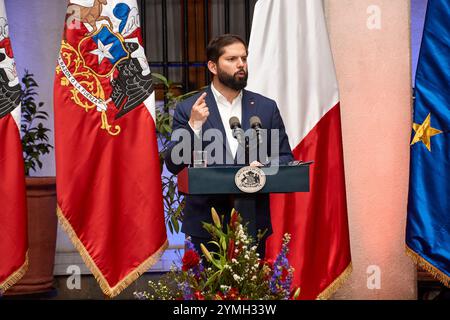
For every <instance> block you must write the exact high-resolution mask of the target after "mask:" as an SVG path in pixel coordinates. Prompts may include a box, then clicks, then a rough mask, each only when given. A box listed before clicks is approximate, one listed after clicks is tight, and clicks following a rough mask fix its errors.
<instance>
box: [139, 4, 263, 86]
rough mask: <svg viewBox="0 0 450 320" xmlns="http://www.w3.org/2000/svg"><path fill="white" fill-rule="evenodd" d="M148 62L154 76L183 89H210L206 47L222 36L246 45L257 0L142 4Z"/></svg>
mask: <svg viewBox="0 0 450 320" xmlns="http://www.w3.org/2000/svg"><path fill="white" fill-rule="evenodd" d="M139 2H140V3H139V4H140V7H141V8H140V12H141V21H142V30H143V37H144V45H145V49H146V52H147V59H148V60H149V63H150V66H151V68H152V71H153V72H157V73H161V74H163V75H164V76H166V77H168V78H169V79H170V80H171V81H173V82H174V83H177V84H180V85H182V88H183V89H182V91H183V92H189V91H191V90H196V89H198V88H201V87H203V86H205V85H207V84H208V83H209V81H210V76H209V73H208V70H207V68H206V61H205V60H206V46H207V44H208V42H209V40H210V39H212V38H213V37H215V36H217V35H220V34H223V33H234V34H238V35H240V36H241V37H243V38H244V39H246V40H247V41H248V40H249V37H250V30H251V20H252V17H253V10H254V7H255V4H256V0H140V1H139Z"/></svg>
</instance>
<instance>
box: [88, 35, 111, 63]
mask: <svg viewBox="0 0 450 320" xmlns="http://www.w3.org/2000/svg"><path fill="white" fill-rule="evenodd" d="M113 44H114V43H110V44H107V45H106V46H105V45H104V44H103V43H102V42H101V41H100V40H98V49H95V50H93V51H91V52H90V53H92V54H95V55H97V56H98V64H99V65H100V64H101V63H102V61H103V59H105V58H108V59H114V56H113V55H112V54H111V52H109V50H111V47H112V46H113Z"/></svg>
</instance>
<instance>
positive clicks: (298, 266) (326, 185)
mask: <svg viewBox="0 0 450 320" xmlns="http://www.w3.org/2000/svg"><path fill="white" fill-rule="evenodd" d="M249 52H250V55H249V59H248V61H249V89H250V90H253V91H256V92H259V93H262V94H264V95H266V96H269V97H270V98H272V99H274V100H275V101H277V103H278V105H279V106H280V111H281V114H282V116H283V119H284V120H285V126H286V132H287V133H288V136H289V141H290V144H291V146H292V147H293V154H294V157H295V159H296V160H303V161H308V160H313V161H314V163H313V164H312V165H311V172H310V190H311V191H310V192H309V193H293V194H278V195H271V217H272V225H273V230H274V234H273V235H272V236H271V237H270V238H269V240H268V243H267V251H266V256H267V257H268V258H274V257H276V255H277V254H278V252H279V251H280V248H281V243H282V238H283V234H284V233H290V234H291V242H290V254H289V261H290V263H291V264H292V265H293V267H294V268H295V275H294V281H293V285H294V286H295V287H300V288H301V293H300V296H299V297H300V299H326V298H328V297H330V296H331V294H332V293H333V292H334V291H335V290H336V289H337V288H338V287H339V285H340V284H341V283H342V282H343V281H344V279H345V278H346V277H347V276H348V275H349V274H350V272H351V256H350V241H349V231H348V221H347V202H346V192H345V176H344V161H343V148H342V134H341V117H340V104H339V92H338V86H337V80H336V74H335V69H334V63H333V58H332V54H331V49H330V44H329V40H328V33H327V27H326V21H325V16H324V11H323V2H322V1H320V0H318V1H288V0H260V1H258V3H257V5H256V7H255V13H254V20H253V26H252V33H251V38H250V45H249ZM268 76H269V77H268ZM264 78H266V79H267V81H261V79H264Z"/></svg>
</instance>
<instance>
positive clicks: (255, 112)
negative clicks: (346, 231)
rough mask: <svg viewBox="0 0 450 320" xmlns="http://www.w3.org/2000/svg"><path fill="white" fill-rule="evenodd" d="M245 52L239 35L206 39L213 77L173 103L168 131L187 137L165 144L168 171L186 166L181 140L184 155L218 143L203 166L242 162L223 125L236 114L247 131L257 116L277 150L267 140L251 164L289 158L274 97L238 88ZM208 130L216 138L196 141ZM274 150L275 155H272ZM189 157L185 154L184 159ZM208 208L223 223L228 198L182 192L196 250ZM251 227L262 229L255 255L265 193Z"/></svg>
mask: <svg viewBox="0 0 450 320" xmlns="http://www.w3.org/2000/svg"><path fill="white" fill-rule="evenodd" d="M247 55H248V51H247V45H246V43H245V42H244V40H242V39H241V38H240V37H239V36H235V35H230V34H226V35H222V36H219V37H217V38H215V39H213V40H212V41H211V42H210V43H209V45H208V48H207V59H208V69H209V71H210V72H211V74H212V75H213V81H212V83H211V85H210V86H209V87H208V88H207V89H206V90H205V91H203V92H201V93H198V94H197V95H195V96H193V97H191V98H189V99H186V100H184V101H183V102H181V103H179V104H178V105H177V108H176V110H175V113H174V117H173V132H174V133H175V132H177V131H179V130H181V131H183V132H184V133H185V135H184V136H186V135H187V136H188V137H189V138H188V139H186V140H187V141H185V140H182V141H172V143H171V144H170V146H169V147H168V149H167V151H166V153H165V161H166V165H167V168H168V169H169V171H170V172H172V173H174V174H177V173H179V172H180V171H181V170H182V169H183V168H185V167H186V166H187V165H189V163H186V162H183V161H180V158H184V156H186V154H183V152H181V154H179V152H175V150H178V151H179V147H180V145H179V144H181V143H185V144H186V143H187V145H188V148H187V150H188V152H186V153H192V151H193V150H194V147H195V146H197V148H198V146H199V147H200V148H202V150H205V148H207V147H208V145H209V144H211V143H216V145H217V142H219V143H220V144H221V148H219V150H215V151H214V152H212V153H215V154H208V158H214V161H212V163H211V161H209V162H208V166H210V165H215V166H218V165H238V164H243V163H242V161H240V158H241V157H240V155H243V153H242V152H240V151H241V150H242V147H241V146H240V145H239V144H238V141H237V140H236V139H235V137H234V136H233V131H232V130H231V128H230V125H229V119H230V118H231V117H236V118H238V119H239V120H240V123H241V124H242V129H243V130H244V131H247V130H249V129H250V118H251V117H252V116H257V117H259V119H260V120H261V125H262V127H263V128H264V129H268V130H265V132H266V133H267V141H271V140H273V139H276V143H277V147H278V148H277V149H278V151H279V152H275V150H271V149H272V148H271V145H272V144H271V143H268V144H267V155H268V156H267V158H266V157H264V159H259V158H254V159H252V161H251V165H254V166H261V165H262V164H261V162H264V163H266V162H268V161H272V162H275V163H277V162H279V163H280V164H286V163H288V162H290V161H292V160H293V156H292V152H291V148H290V146H289V141H288V137H287V135H286V132H285V128H284V124H283V120H282V119H281V115H280V112H279V110H278V107H277V105H276V103H275V101H273V100H271V99H268V98H266V97H264V96H262V95H259V94H257V93H254V92H250V91H247V90H244V88H245V87H246V85H247V78H248V69H247ZM261 81H269V79H267V80H264V79H261ZM211 129H216V132H217V133H219V134H218V135H216V138H215V139H211V140H212V141H205V140H207V139H202V133H205V132H208V130H211ZM271 129H276V130H277V133H278V137H275V136H274V135H273V134H272V132H273V131H272V130H271ZM174 136H175V134H173V135H172V140H174ZM216 140H217V141H216ZM177 146H178V147H177ZM207 149H208V148H207ZM216 149H217V148H216ZM184 150H186V149H184ZM275 153H277V154H276V155H275ZM190 155H191V154H189V155H188V156H189V157H188V158H189V159H190ZM269 155H270V156H271V157H269ZM274 158H276V159H274ZM269 159H270V160H269ZM257 160H259V161H257ZM266 160H267V161H266ZM212 207H214V208H215V209H216V210H217V212H218V213H219V214H221V215H224V216H225V222H227V221H228V219H227V218H229V216H230V212H231V209H232V207H233V198H232V197H231V196H228V195H202V196H199V195H188V196H186V206H185V208H184V218H183V226H182V229H181V230H182V231H183V232H184V233H185V234H186V235H187V236H190V237H191V241H192V242H193V244H194V245H195V247H196V248H197V250H198V251H199V252H200V243H203V244H205V245H206V244H207V242H208V241H209V240H210V239H209V234H208V233H207V232H206V230H205V229H203V227H202V222H209V223H210V222H212V219H211V208H212ZM256 228H257V230H261V231H266V233H265V236H264V238H263V239H262V241H261V243H260V246H259V250H258V252H259V253H260V255H261V256H263V255H264V252H265V239H266V238H267V237H268V236H269V235H270V234H271V233H272V227H271V222H270V203H269V195H267V194H260V195H258V201H257V204H256ZM214 250H215V248H214Z"/></svg>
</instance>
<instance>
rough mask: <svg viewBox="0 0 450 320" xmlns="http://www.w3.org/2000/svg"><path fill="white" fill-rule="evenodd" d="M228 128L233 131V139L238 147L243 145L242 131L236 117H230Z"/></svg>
mask: <svg viewBox="0 0 450 320" xmlns="http://www.w3.org/2000/svg"><path fill="white" fill-rule="evenodd" d="M229 123H230V128H231V130H233V137H235V138H236V140H237V141H238V143H239V144H240V145H243V144H244V130H242V127H241V122H240V121H239V119H238V118H237V117H231V118H230V120H229Z"/></svg>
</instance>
